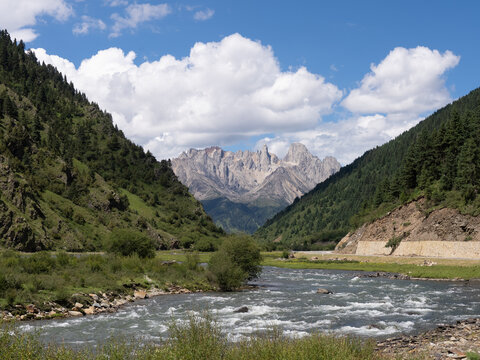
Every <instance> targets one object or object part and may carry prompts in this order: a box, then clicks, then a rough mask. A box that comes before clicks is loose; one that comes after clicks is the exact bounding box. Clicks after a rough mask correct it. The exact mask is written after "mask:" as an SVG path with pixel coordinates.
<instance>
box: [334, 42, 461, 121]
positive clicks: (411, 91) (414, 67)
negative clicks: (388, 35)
mask: <svg viewBox="0 0 480 360" xmlns="http://www.w3.org/2000/svg"><path fill="white" fill-rule="evenodd" d="M459 61H460V57H459V56H456V55H454V54H453V53H452V52H451V51H446V52H445V53H443V54H441V53H440V52H439V51H437V50H430V49H429V48H426V47H423V46H418V47H416V48H413V49H405V48H401V47H397V48H395V49H393V50H392V51H391V52H390V53H389V54H388V56H387V57H386V58H385V59H384V60H383V61H382V62H381V63H380V64H378V65H373V64H372V65H371V72H370V73H368V74H367V75H365V77H364V78H363V80H362V81H361V84H360V87H359V88H357V89H354V90H352V91H351V92H350V94H349V95H348V96H347V97H346V98H345V100H344V101H343V103H342V105H343V106H345V107H346V108H347V109H349V110H350V111H352V112H354V113H362V114H366V113H368V114H373V113H415V114H421V113H423V112H425V111H429V110H431V109H435V108H438V107H441V106H443V105H445V103H447V102H448V101H450V95H449V93H448V90H447V89H446V88H445V84H444V79H443V78H442V75H443V74H444V73H445V71H447V70H448V69H450V68H453V67H455V66H456V65H457V64H458V62H459Z"/></svg>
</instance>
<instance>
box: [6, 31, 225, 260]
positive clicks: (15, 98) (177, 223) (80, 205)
mask: <svg viewBox="0 0 480 360" xmlns="http://www.w3.org/2000/svg"><path fill="white" fill-rule="evenodd" d="M112 229H129V230H132V229H135V230H136V231H139V232H141V233H142V234H143V235H144V236H147V237H149V238H150V239H152V240H153V241H155V244H156V248H157V249H168V248H178V247H185V248H192V247H195V246H196V244H197V243H198V244H201V247H202V248H210V249H211V250H213V249H215V248H216V247H217V246H218V244H219V243H220V242H221V238H222V237H223V236H224V232H223V230H222V229H220V228H218V227H216V226H215V225H214V224H213V222H212V220H211V218H210V217H209V216H208V215H207V214H206V213H205V212H204V210H203V208H202V205H201V204H200V203H199V202H198V201H196V200H195V199H194V198H193V197H192V196H191V195H190V194H189V193H188V189H187V188H186V187H185V186H183V185H182V184H181V183H180V182H179V181H178V179H177V177H176V176H175V174H174V173H173V171H172V168H171V164H170V161H168V160H162V161H157V160H156V159H155V158H154V157H153V156H152V154H151V153H150V152H148V151H147V152H145V151H144V150H143V149H142V147H140V146H138V145H135V144H134V143H132V142H131V141H130V140H128V139H126V138H125V136H124V134H123V133H122V131H121V130H119V129H118V128H117V127H116V125H114V124H113V123H112V117H111V115H110V114H108V113H106V112H104V111H102V110H101V109H100V108H99V107H98V105H97V104H94V103H92V102H89V101H88V100H87V98H86V97H85V95H84V94H82V93H80V92H78V91H77V90H75V88H74V87H73V85H72V83H69V82H68V81H67V79H66V78H65V77H64V76H63V75H62V74H60V73H59V72H58V71H57V70H56V69H55V68H54V67H53V66H51V65H45V64H39V63H38V61H37V59H36V57H35V55H34V54H33V53H32V52H30V51H25V45H24V44H23V42H22V41H20V42H19V43H17V42H16V41H12V40H11V39H10V36H9V34H8V33H7V32H6V31H0V246H3V247H8V248H14V249H17V250H21V251H39V250H50V249H64V250H67V251H95V250H99V249H102V248H103V244H106V243H108V241H107V240H108V239H109V237H110V234H111V232H112Z"/></svg>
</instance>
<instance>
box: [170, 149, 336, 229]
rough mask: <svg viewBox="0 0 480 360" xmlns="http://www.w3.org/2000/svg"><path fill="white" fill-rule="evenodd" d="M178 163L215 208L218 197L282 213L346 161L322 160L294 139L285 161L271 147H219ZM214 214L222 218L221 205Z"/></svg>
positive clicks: (175, 167) (179, 172) (187, 182)
mask: <svg viewBox="0 0 480 360" xmlns="http://www.w3.org/2000/svg"><path fill="white" fill-rule="evenodd" d="M172 167H173V170H174V171H175V174H176V175H177V176H178V178H179V180H180V181H181V182H182V183H184V184H185V185H187V186H188V187H189V190H190V191H191V192H192V193H193V195H194V196H195V197H196V198H197V199H199V200H201V201H210V202H209V205H210V206H211V200H212V199H220V198H223V199H227V200H228V201H229V202H233V203H237V204H248V205H254V206H257V207H274V208H275V210H276V211H279V210H280V209H282V208H283V207H285V206H286V205H288V204H290V203H292V202H293V200H294V199H295V198H296V197H299V196H302V195H303V194H305V193H306V192H308V191H310V190H311V189H313V188H314V187H315V185H317V184H318V183H319V182H322V181H323V180H325V179H326V178H328V177H329V176H330V175H332V174H334V173H335V172H337V171H338V170H339V169H340V164H339V163H338V161H337V160H336V159H335V158H333V157H326V158H325V159H323V160H320V159H319V158H318V157H316V156H314V155H312V154H311V153H310V152H309V151H308V149H307V148H306V147H305V145H303V144H300V143H294V144H292V145H291V146H290V148H289V150H288V152H287V154H286V156H285V157H284V158H283V159H280V158H278V157H277V156H276V155H275V154H272V153H270V152H269V150H268V148H267V146H266V145H264V146H263V148H262V149H261V150H259V151H256V152H251V151H237V152H231V151H224V150H222V149H221V148H219V147H210V148H207V149H204V150H196V149H190V150H189V151H187V152H185V153H183V154H181V155H180V156H179V157H178V158H176V159H173V160H172ZM218 203H219V205H223V206H224V205H225V204H224V203H222V204H221V203H220V202H218ZM207 211H208V209H207ZM247 212H248V211H247ZM253 212H254V211H252V213H253ZM273 213H274V212H273ZM211 214H212V216H213V217H214V220H217V219H215V214H216V212H215V209H212V211H211ZM257 215H258V214H257ZM269 215H272V211H270V212H269ZM257 220H258V219H257ZM246 222H247V221H246ZM256 222H257V225H261V222H260V221H256ZM258 222H260V223H259V224H258ZM222 225H225V224H222Z"/></svg>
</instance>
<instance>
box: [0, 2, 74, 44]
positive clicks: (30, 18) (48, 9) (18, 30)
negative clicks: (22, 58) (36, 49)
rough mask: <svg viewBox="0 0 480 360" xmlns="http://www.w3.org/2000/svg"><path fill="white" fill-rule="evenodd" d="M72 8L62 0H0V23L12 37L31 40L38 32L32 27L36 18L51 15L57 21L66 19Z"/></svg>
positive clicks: (35, 22)
mask: <svg viewBox="0 0 480 360" xmlns="http://www.w3.org/2000/svg"><path fill="white" fill-rule="evenodd" d="M72 14H73V10H72V8H71V7H70V6H69V5H68V4H67V3H66V2H65V1H64V0H35V1H31V0H2V1H0V24H1V25H2V28H4V29H7V30H8V31H9V32H10V34H11V36H12V37H13V38H17V39H22V40H23V41H26V42H28V41H33V40H35V39H36V38H37V36H38V34H37V32H36V31H35V29H34V28H33V26H35V25H36V24H37V21H38V18H39V17H41V16H44V15H48V16H51V17H53V18H55V19H56V20H59V21H64V20H66V19H68V18H69V17H70V16H71V15H72Z"/></svg>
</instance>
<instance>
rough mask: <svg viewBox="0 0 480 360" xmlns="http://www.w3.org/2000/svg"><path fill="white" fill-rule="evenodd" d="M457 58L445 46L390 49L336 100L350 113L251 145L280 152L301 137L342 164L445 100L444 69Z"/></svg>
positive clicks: (416, 122) (400, 129) (454, 64)
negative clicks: (342, 97) (445, 49)
mask: <svg viewBox="0 0 480 360" xmlns="http://www.w3.org/2000/svg"><path fill="white" fill-rule="evenodd" d="M459 60H460V57H459V56H456V55H454V54H453V53H452V52H450V51H446V52H445V53H443V54H441V53H440V52H439V51H437V50H430V49H428V48H426V47H421V46H419V47H417V48H413V49H405V48H395V49H394V50H392V51H391V52H390V53H389V54H388V55H387V57H386V58H385V59H384V60H382V61H381V62H380V63H379V64H378V65H375V64H372V65H371V72H370V73H368V74H366V75H365V76H364V78H363V80H362V81H361V82H360V84H359V87H358V88H356V89H353V90H352V91H350V93H349V94H348V96H346V98H345V99H344V100H343V101H342V102H341V105H342V106H343V107H345V108H346V109H348V110H349V111H351V112H352V113H353V114H351V115H346V116H345V117H344V118H343V119H341V120H339V121H337V122H326V123H319V124H318V125H317V126H316V127H314V128H312V129H310V130H309V131H298V132H290V133H286V132H285V133H282V134H276V136H273V137H267V138H264V139H262V140H260V141H259V142H258V143H257V145H256V147H257V148H258V147H260V146H262V145H263V144H265V143H266V144H268V145H269V147H270V148H272V149H275V150H276V151H277V152H278V154H279V156H282V155H283V154H285V153H286V151H287V149H288V145H289V144H290V143H292V142H301V143H303V144H305V145H306V146H307V147H308V148H309V149H310V150H311V151H312V152H313V153H315V154H317V155H319V156H326V155H333V156H335V157H337V158H338V160H339V161H340V162H341V163H342V164H344V165H346V164H348V163H350V162H351V161H353V160H354V159H355V158H356V157H358V156H360V155H361V154H362V153H364V152H365V151H367V150H369V149H371V148H374V147H375V146H378V145H381V144H383V143H385V142H387V141H389V140H391V139H393V138H394V137H396V136H398V135H399V134H401V133H402V132H404V131H406V130H408V129H410V128H411V127H413V126H415V125H416V124H418V122H420V121H421V120H422V118H423V117H424V115H426V114H427V113H428V112H431V111H434V110H436V109H438V108H440V107H442V106H444V105H446V104H447V103H449V102H450V101H451V98H450V94H449V92H448V90H447V88H446V87H445V79H444V74H445V72H446V71H447V70H448V69H450V68H453V67H455V66H456V65H457V64H458V62H459Z"/></svg>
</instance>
